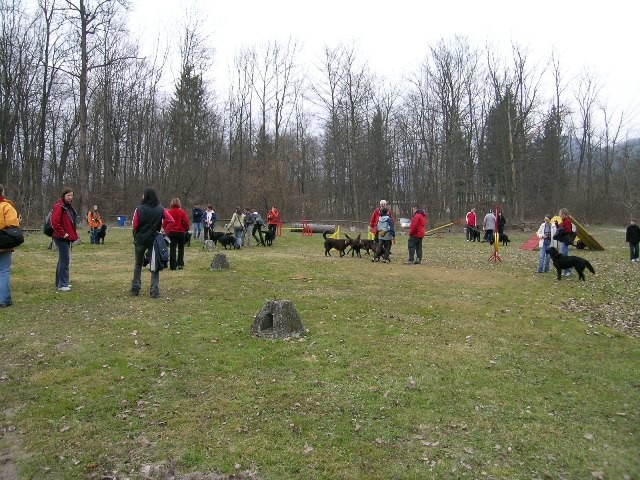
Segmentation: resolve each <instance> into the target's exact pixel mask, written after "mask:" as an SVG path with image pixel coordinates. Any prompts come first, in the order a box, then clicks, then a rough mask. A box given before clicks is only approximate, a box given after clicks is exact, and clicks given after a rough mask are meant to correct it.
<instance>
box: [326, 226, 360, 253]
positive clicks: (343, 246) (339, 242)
mask: <svg viewBox="0 0 640 480" xmlns="http://www.w3.org/2000/svg"><path fill="white" fill-rule="evenodd" d="M328 233H329V230H325V231H324V232H323V233H322V238H324V256H325V257H330V256H331V253H330V252H331V249H332V248H335V249H336V250H338V251H339V252H340V256H341V257H344V256H345V251H346V250H347V247H349V246H351V245H352V244H353V239H352V238H351V237H349V235H345V237H347V238H327V234H328Z"/></svg>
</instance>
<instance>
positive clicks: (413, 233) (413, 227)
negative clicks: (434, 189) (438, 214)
mask: <svg viewBox="0 0 640 480" xmlns="http://www.w3.org/2000/svg"><path fill="white" fill-rule="evenodd" d="M426 226H427V214H426V213H425V211H424V210H423V209H421V208H419V209H418V210H416V213H414V214H413V217H411V223H410V224H409V236H410V237H415V238H423V237H424V229H425V228H426Z"/></svg>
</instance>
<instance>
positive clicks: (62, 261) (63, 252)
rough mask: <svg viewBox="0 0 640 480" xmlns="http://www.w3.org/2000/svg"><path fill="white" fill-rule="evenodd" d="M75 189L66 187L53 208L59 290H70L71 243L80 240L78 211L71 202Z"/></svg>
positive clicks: (52, 218) (52, 219)
mask: <svg viewBox="0 0 640 480" xmlns="http://www.w3.org/2000/svg"><path fill="white" fill-rule="evenodd" d="M72 202H73V189H71V188H69V187H65V188H64V189H63V190H62V194H61V195H60V199H59V200H58V201H57V202H56V203H55V204H54V205H53V208H52V209H51V227H52V228H53V236H52V237H53V241H54V243H55V244H56V248H57V249H58V264H57V265H56V289H57V290H58V291H59V292H69V291H70V290H71V285H69V264H70V263H71V243H72V242H75V241H76V240H78V232H77V231H76V221H77V217H78V213H77V212H76V210H75V208H73V205H71V203H72Z"/></svg>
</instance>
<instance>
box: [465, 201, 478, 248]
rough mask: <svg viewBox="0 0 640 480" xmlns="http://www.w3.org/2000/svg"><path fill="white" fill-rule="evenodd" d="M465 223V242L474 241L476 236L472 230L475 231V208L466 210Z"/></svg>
mask: <svg viewBox="0 0 640 480" xmlns="http://www.w3.org/2000/svg"><path fill="white" fill-rule="evenodd" d="M465 225H466V227H467V229H466V230H467V242H475V241H476V237H475V235H474V232H475V231H476V227H477V226H476V209H475V208H472V209H471V210H469V211H468V212H467V216H466V217H465Z"/></svg>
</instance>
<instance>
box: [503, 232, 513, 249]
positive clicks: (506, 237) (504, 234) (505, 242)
mask: <svg viewBox="0 0 640 480" xmlns="http://www.w3.org/2000/svg"><path fill="white" fill-rule="evenodd" d="M510 241H511V240H509V235H507V234H506V233H501V234H500V243H502V245H503V246H505V247H506V246H507V244H508V243H509V242H510Z"/></svg>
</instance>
